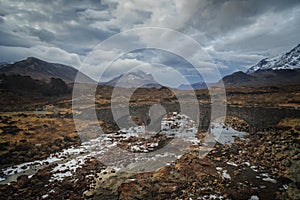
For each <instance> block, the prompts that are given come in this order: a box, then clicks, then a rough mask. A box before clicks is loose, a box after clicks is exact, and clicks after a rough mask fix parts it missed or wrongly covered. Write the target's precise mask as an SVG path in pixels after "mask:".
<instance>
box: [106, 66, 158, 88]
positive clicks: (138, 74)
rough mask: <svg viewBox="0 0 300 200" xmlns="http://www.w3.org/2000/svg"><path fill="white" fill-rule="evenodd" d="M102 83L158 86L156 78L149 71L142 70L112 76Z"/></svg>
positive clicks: (132, 86) (128, 86) (121, 85)
mask: <svg viewBox="0 0 300 200" xmlns="http://www.w3.org/2000/svg"><path fill="white" fill-rule="evenodd" d="M102 84H104V85H109V86H116V85H118V87H124V88H134V87H147V88H151V87H155V88H160V87H161V85H159V84H158V83H157V82H156V80H155V79H154V78H153V76H152V74H151V73H147V72H144V71H142V70H136V71H132V72H129V73H125V74H121V75H120V76H117V77H115V78H113V79H112V80H110V81H108V82H105V83H102Z"/></svg>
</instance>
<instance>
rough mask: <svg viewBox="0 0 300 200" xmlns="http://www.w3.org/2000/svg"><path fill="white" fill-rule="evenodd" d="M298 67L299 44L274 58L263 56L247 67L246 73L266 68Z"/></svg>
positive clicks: (299, 63)
mask: <svg viewBox="0 0 300 200" xmlns="http://www.w3.org/2000/svg"><path fill="white" fill-rule="evenodd" d="M296 68H300V44H298V46H296V47H295V48H293V49H292V50H291V51H289V52H287V53H284V54H282V55H279V56H276V57H274V58H265V59H263V60H261V61H260V62H259V63H257V64H256V65H254V66H253V67H251V68H249V69H248V71H247V72H246V73H247V74H252V73H257V72H260V71H266V70H280V69H296Z"/></svg>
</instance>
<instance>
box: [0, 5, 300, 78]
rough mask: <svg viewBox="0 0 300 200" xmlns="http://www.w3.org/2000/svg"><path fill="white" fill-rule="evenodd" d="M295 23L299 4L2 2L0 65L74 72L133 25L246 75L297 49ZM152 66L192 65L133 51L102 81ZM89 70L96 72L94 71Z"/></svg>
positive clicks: (299, 32) (299, 34)
mask: <svg viewBox="0 0 300 200" xmlns="http://www.w3.org/2000/svg"><path fill="white" fill-rule="evenodd" d="M299 22H300V1H299V0H294V1H293V0H263V1H262V0H189V1H185V0H159V1H149V0H127V1H125V0H124V1H117V0H102V1H100V0H97V1H96V0H95V1H75V0H74V1H68V0H57V1H29V0H26V1H25V0H24V1H12V0H7V1H6V0H2V1H0V62H13V61H17V60H21V59H25V58H26V57H29V56H34V57H38V58H40V59H43V60H46V61H50V62H58V63H63V64H68V65H72V66H74V67H76V68H79V67H80V66H81V64H82V63H83V62H84V60H85V58H86V56H87V55H89V54H90V53H91V52H92V50H93V48H95V47H96V46H97V45H98V44H100V43H101V42H102V41H105V40H106V39H108V38H110V37H111V36H113V35H115V34H118V33H120V32H123V31H128V30H131V29H133V28H141V27H162V28H168V29H171V30H176V31H179V32H180V33H182V34H185V35H187V36H189V37H191V38H192V39H194V40H195V41H197V42H198V43H199V45H200V46H201V47H202V48H203V49H204V50H205V51H206V52H207V53H208V54H209V56H210V57H211V59H212V61H213V62H214V63H215V64H216V65H217V67H218V69H219V71H220V72H221V74H222V75H226V74H229V73H231V72H234V71H237V70H242V71H245V70H246V69H247V68H249V67H250V66H251V65H254V64H256V63H257V62H258V61H259V60H261V59H262V58H265V57H272V56H275V55H277V54H280V53H282V52H285V51H288V50H290V49H292V48H293V47H295V46H296V45H297V44H298V43H300V23H299ZM135 36H137V37H136V38H137V39H136V42H137V43H138V42H141V41H143V40H142V39H143V38H141V37H142V34H137V35H135ZM133 38H135V37H133V36H132V37H131V40H134V39H133ZM154 39H155V40H157V41H155V42H156V43H159V45H162V46H163V45H164V43H172V44H174V45H175V44H176V45H177V46H178V48H181V47H182V46H181V44H180V43H176V42H174V40H173V39H172V38H171V37H170V38H158V39H157V38H152V40H154ZM124 45H126V42H125V43H124ZM185 50H186V49H185ZM118 53H119V52H118V49H107V52H103V51H102V52H100V53H99V62H101V59H104V60H106V61H107V60H109V59H113V60H116V56H117V55H119V54H118ZM200 57H201V56H200ZM200 57H199V56H197V57H196V58H197V59H201V58H200ZM151 62H153V63H159V64H162V65H160V66H159V67H158V66H157V65H156V66H154V65H153V67H152V68H151V65H150V66H147V67H146V68H147V69H148V70H150V71H151V70H153V71H157V72H158V71H159V70H158V69H164V70H168V69H170V68H172V67H173V66H175V67H174V68H176V67H178V68H180V70H179V71H180V73H183V71H184V69H185V67H186V68H188V66H189V64H188V63H186V61H184V60H183V59H181V58H179V57H178V56H176V55H174V54H173V52H169V53H168V52H166V51H163V50H155V49H148V50H138V51H134V52H131V53H128V54H127V55H124V56H122V57H120V58H118V59H117V60H116V61H115V63H114V65H115V70H111V72H107V73H106V75H105V79H109V78H111V77H113V76H116V75H118V73H122V72H124V71H126V70H127V71H128V69H129V68H130V67H129V68H128V66H138V65H141V66H145V65H146V64H147V63H148V64H149V63H151ZM170 66H171V67H170ZM98 67H103V66H98ZM89 70H91V73H94V72H95V70H98V69H92V68H91V67H90V68H89ZM171 71H172V70H171ZM191 73H194V72H191ZM188 75H189V74H188V73H187V72H186V76H188ZM190 75H191V74H190ZM191 77H192V76H191ZM190 80H192V81H195V80H194V79H193V78H190Z"/></svg>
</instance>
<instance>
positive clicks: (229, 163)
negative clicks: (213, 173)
mask: <svg viewBox="0 0 300 200" xmlns="http://www.w3.org/2000/svg"><path fill="white" fill-rule="evenodd" d="M226 164H227V165H231V166H234V167H237V164H235V163H234V162H226Z"/></svg>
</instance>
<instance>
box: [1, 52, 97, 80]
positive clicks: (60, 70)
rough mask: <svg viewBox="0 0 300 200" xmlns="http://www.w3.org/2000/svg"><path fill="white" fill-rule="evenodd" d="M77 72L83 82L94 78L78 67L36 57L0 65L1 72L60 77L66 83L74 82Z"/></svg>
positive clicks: (49, 77)
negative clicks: (80, 70)
mask: <svg viewBox="0 0 300 200" xmlns="http://www.w3.org/2000/svg"><path fill="white" fill-rule="evenodd" d="M77 73H79V74H78V75H79V76H80V80H81V81H82V82H91V81H92V80H91V79H90V78H89V77H88V76H86V75H84V74H83V73H81V72H78V70H77V69H75V68H73V67H70V66H67V65H62V64H57V63H48V62H46V61H43V60H40V59H38V58H34V57H28V58H27V59H26V60H22V61H19V62H15V63H13V64H4V65H1V66H0V74H5V75H21V76H30V77H31V78H32V79H35V80H41V81H47V82H49V81H50V80H51V78H60V79H62V80H63V81H64V82H66V83H70V82H74V80H75V78H76V75H77Z"/></svg>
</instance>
